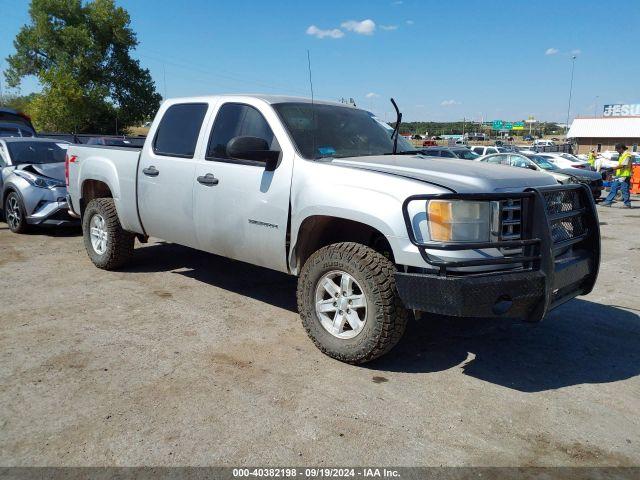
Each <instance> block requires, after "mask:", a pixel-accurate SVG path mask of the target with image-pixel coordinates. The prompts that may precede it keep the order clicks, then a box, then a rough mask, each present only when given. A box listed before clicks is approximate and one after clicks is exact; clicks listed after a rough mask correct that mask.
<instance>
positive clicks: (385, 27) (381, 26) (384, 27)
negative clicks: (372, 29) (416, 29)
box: [380, 25, 398, 30]
mask: <svg viewBox="0 0 640 480" xmlns="http://www.w3.org/2000/svg"><path fill="white" fill-rule="evenodd" d="M380 28H381V29H382V30H397V29H398V26H397V25H380Z"/></svg>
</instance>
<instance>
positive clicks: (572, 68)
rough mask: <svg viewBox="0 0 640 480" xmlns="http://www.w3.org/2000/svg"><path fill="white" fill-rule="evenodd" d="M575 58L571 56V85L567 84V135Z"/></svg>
mask: <svg viewBox="0 0 640 480" xmlns="http://www.w3.org/2000/svg"><path fill="white" fill-rule="evenodd" d="M576 58H578V57H576V56H575V55H571V83H570V84H569V104H568V105H567V126H566V129H567V130H566V133H569V113H570V112H571V95H572V94H573V70H574V69H575V66H576ZM565 136H566V135H565Z"/></svg>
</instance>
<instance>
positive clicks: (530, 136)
mask: <svg viewBox="0 0 640 480" xmlns="http://www.w3.org/2000/svg"><path fill="white" fill-rule="evenodd" d="M522 139H523V140H524V141H525V142H533V141H534V140H535V137H534V136H533V135H525V136H524V137H522Z"/></svg>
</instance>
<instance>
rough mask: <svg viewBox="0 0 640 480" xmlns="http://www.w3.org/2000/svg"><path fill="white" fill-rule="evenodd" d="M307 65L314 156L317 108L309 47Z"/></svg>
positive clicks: (314, 151)
mask: <svg viewBox="0 0 640 480" xmlns="http://www.w3.org/2000/svg"><path fill="white" fill-rule="evenodd" d="M307 67H308V68H309V88H310V89H311V112H312V113H311V114H312V117H313V126H312V129H313V156H314V157H315V155H316V127H317V125H316V108H315V104H314V99H313V78H312V77H311V54H310V53H309V49H307Z"/></svg>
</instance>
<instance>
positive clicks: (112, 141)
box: [86, 137, 132, 147]
mask: <svg viewBox="0 0 640 480" xmlns="http://www.w3.org/2000/svg"><path fill="white" fill-rule="evenodd" d="M86 144H87V145H106V146H109V147H130V146H132V145H131V142H130V141H129V140H127V139H125V138H121V137H91V138H90V139H89V140H87V143H86Z"/></svg>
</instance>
